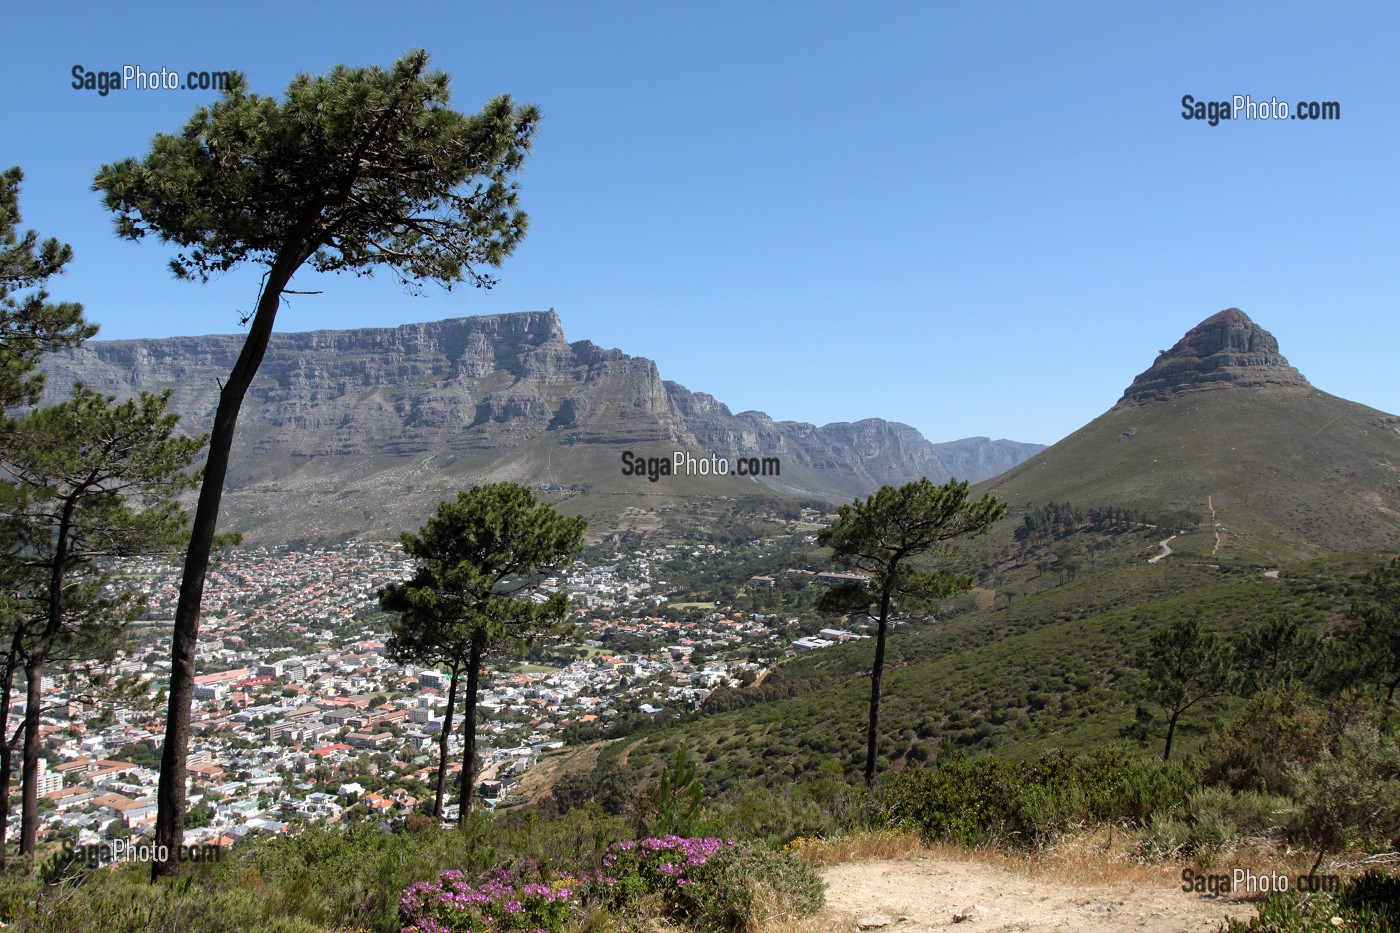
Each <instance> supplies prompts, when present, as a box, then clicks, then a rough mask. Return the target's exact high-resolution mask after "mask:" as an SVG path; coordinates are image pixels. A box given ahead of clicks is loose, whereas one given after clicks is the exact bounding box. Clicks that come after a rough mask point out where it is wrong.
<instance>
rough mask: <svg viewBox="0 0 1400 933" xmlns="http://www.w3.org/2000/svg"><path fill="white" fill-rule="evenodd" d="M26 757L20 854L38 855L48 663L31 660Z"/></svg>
mask: <svg viewBox="0 0 1400 933" xmlns="http://www.w3.org/2000/svg"><path fill="white" fill-rule="evenodd" d="M24 673H25V677H26V678H28V683H26V684H25V703H26V705H25V708H24V757H23V759H22V761H21V765H20V768H21V771H20V773H21V777H20V780H21V786H20V820H19V854H20V855H22V856H25V857H26V858H31V859H32V858H33V857H34V850H35V848H36V847H37V846H38V843H39V742H40V735H39V710H40V708H41V707H42V705H43V700H44V694H43V683H44V666H43V665H42V664H38V663H35V662H30V663H29V664H26V665H25V666H24Z"/></svg>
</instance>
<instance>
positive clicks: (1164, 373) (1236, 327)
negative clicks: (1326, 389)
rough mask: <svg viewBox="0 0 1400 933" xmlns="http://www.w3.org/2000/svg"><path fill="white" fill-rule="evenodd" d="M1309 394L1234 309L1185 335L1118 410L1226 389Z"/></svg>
mask: <svg viewBox="0 0 1400 933" xmlns="http://www.w3.org/2000/svg"><path fill="white" fill-rule="evenodd" d="M1259 386H1271V387H1275V388H1296V389H1310V388H1312V386H1311V385H1309V383H1308V380H1306V379H1304V378H1303V374H1302V373H1300V372H1298V370H1296V369H1294V368H1293V367H1292V366H1290V365H1289V363H1288V360H1286V359H1284V357H1283V355H1282V354H1281V353H1279V350H1278V341H1277V340H1275V339H1274V335H1273V334H1271V333H1269V332H1268V331H1266V330H1265V329H1264V328H1262V327H1260V326H1259V325H1258V324H1256V323H1254V322H1253V321H1251V320H1250V319H1249V315H1247V314H1245V313H1244V312H1243V311H1241V310H1240V309H1239V308H1226V309H1225V310H1224V311H1221V312H1220V313H1219V314H1213V315H1211V316H1210V317H1208V318H1206V319H1205V320H1204V321H1202V322H1201V323H1199V324H1197V325H1196V326H1195V327H1193V328H1191V329H1190V330H1189V331H1187V332H1186V336H1184V337H1182V338H1181V339H1180V340H1178V341H1177V342H1176V345H1175V346H1174V347H1172V348H1171V349H1170V350H1164V351H1163V352H1162V353H1160V354H1159V355H1158V356H1157V359H1156V360H1155V361H1154V362H1153V364H1152V365H1151V367H1149V368H1148V369H1147V370H1146V371H1145V372H1143V373H1140V374H1139V375H1138V377H1137V378H1136V379H1134V380H1133V384H1132V385H1130V386H1128V389H1127V391H1125V392H1124V393H1123V397H1122V398H1121V399H1119V400H1118V404H1119V405H1134V404H1142V403H1144V402H1151V401H1157V400H1160V399H1164V398H1169V397H1171V396H1174V395H1180V394H1183V393H1187V392H1196V391H1200V390H1203V389H1219V388H1225V387H1238V388H1249V387H1259Z"/></svg>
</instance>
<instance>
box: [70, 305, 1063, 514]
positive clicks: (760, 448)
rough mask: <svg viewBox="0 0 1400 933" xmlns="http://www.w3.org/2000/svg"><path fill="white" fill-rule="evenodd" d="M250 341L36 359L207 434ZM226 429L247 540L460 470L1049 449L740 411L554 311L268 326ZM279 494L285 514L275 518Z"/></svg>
mask: <svg viewBox="0 0 1400 933" xmlns="http://www.w3.org/2000/svg"><path fill="white" fill-rule="evenodd" d="M242 342H243V338H242V336H241V335H219V334H215V335H206V336H201V337H169V338H145V339H128V340H117V341H90V342H89V343H87V344H85V345H83V346H80V347H77V348H72V349H69V350H66V351H62V352H60V353H57V354H54V355H53V356H52V357H51V358H50V360H49V361H48V362H47V364H46V366H45V370H46V372H47V373H48V375H49V389H50V393H51V397H52V398H57V397H58V396H59V394H60V393H61V392H62V391H64V390H65V388H66V386H67V385H68V384H69V383H71V382H73V381H82V382H84V383H85V384H86V385H88V386H90V387H91V388H93V389H96V390H99V391H103V392H106V393H108V394H112V395H117V396H119V397H124V396H128V395H132V394H134V393H136V392H138V391H141V390H143V389H145V390H160V389H166V388H169V389H171V390H172V408H173V409H174V410H176V411H178V412H181V413H182V415H183V417H184V422H183V425H184V426H185V428H186V430H189V431H191V432H199V431H203V430H207V428H208V426H209V424H210V423H211V422H212V416H213V411H214V409H215V406H216V404H217V395H218V391H219V390H218V384H219V383H218V380H219V379H220V378H222V377H223V376H224V375H225V374H226V373H227V372H228V370H229V368H230V367H231V366H232V364H233V361H234V359H236V357H237V354H238V352H239V350H240V349H241V347H242ZM235 444H236V449H235V452H234V457H233V465H232V469H231V473H230V477H229V496H230V501H231V505H232V508H230V509H229V510H228V511H227V512H226V515H228V516H229V518H230V520H231V521H232V522H233V523H235V527H237V528H239V529H240V530H244V531H250V532H253V533H254V536H255V537H256V536H258V535H260V534H262V533H263V532H264V531H268V530H271V531H273V536H274V537H276V536H277V535H280V534H284V533H285V530H286V529H292V528H314V529H316V533H317V535H318V536H329V537H335V536H340V535H349V536H354V535H362V534H366V533H385V532H391V531H396V530H400V529H402V528H403V527H412V526H413V523H414V522H421V520H423V519H424V518H426V516H427V515H428V514H430V513H431V509H432V508H433V507H434V506H435V505H436V503H437V501H439V500H440V499H442V498H448V497H450V495H452V494H453V493H455V491H456V490H457V489H459V488H462V487H463V485H464V484H465V485H470V484H471V483H475V482H489V481H493V480H496V479H514V480H517V481H521V482H528V483H530V484H536V485H540V484H542V485H545V486H550V487H560V488H563V489H566V490H568V491H569V495H582V496H586V495H589V494H594V495H602V494H607V495H612V496H621V497H622V498H621V499H617V500H616V502H614V503H613V505H614V506H616V508H612V509H611V510H612V511H618V510H620V509H623V508H626V507H628V506H643V507H646V506H649V505H651V504H656V503H659V502H661V501H662V500H665V499H667V498H668V497H670V498H672V499H674V498H677V497H682V498H683V497H686V496H695V495H699V496H736V495H745V494H753V493H758V494H761V495H774V496H780V497H809V498H817V499H825V500H828V501H841V500H847V499H849V498H851V497H852V496H857V495H865V494H868V493H869V492H873V491H874V489H876V488H878V487H879V486H880V485H882V484H884V483H902V482H908V481H910V480H913V479H917V478H918V477H919V476H924V475H927V476H929V477H930V478H931V479H934V480H935V481H940V482H941V481H942V480H944V479H947V478H949V477H950V476H953V475H958V476H959V478H964V477H966V478H970V479H973V480H977V479H982V478H986V477H988V476H991V475H994V474H995V473H997V472H1001V471H1002V470H1004V469H1006V468H1008V467H1010V466H1013V465H1015V464H1016V463H1019V462H1020V461H1021V460H1023V459H1025V457H1026V456H1029V455H1030V454H1031V453H1034V452H1035V451H1037V450H1039V449H1042V447H1041V445H1036V444H1022V443H1019V442H1015V441H992V440H990V439H986V438H970V439H963V440H958V441H952V442H948V443H944V444H933V443H931V442H929V441H928V440H927V439H925V438H924V437H923V435H922V434H920V433H919V432H918V431H917V430H916V429H914V428H913V427H911V426H909V425H905V424H901V423H899V422H890V421H885V420H883V419H879V418H869V419H863V420H861V421H856V422H835V423H831V424H826V425H821V426H818V425H812V424H807V423H805V422H794V421H774V420H773V419H772V418H771V417H769V416H768V415H767V414H765V413H763V412H755V411H749V412H741V413H739V414H737V415H736V414H734V413H733V412H731V411H730V409H729V408H728V406H727V405H725V404H724V403H723V402H720V401H719V400H717V399H715V398H714V397H713V396H710V395H708V394H706V393H698V392H691V391H690V390H688V389H686V388H685V387H684V386H681V385H680V384H679V383H675V382H669V381H666V380H663V379H662V378H661V375H660V372H659V369H658V367H657V365H656V363H655V362H654V361H652V360H649V359H647V358H645V357H635V356H630V355H628V354H626V353H624V352H623V351H621V350H619V349H608V348H604V347H600V346H598V345H597V344H594V343H593V342H592V341H589V340H578V341H573V342H569V341H568V340H567V338H566V336H565V334H564V330H563V325H562V322H561V321H560V319H559V316H558V315H557V314H556V313H555V312H554V311H553V310H552V309H551V310H549V311H535V312H519V313H514V314H498V315H483V316H477V317H462V318H449V319H446V320H443V321H431V322H419V323H413V324H404V325H400V326H398V327H393V328H359V329H353V330H317V331H301V332H296V331H279V332H277V333H275V334H274V335H273V337H272V340H271V342H270V344H269V347H268V351H267V356H266V357H265V359H264V362H263V365H262V367H261V369H260V371H259V374H258V377H257V379H256V380H255V382H254V384H253V387H252V388H251V390H250V393H249V397H248V402H247V404H246V405H245V408H244V414H243V416H242V418H241V421H240V426H239V430H238V435H237V438H236V441H235ZM629 450H630V451H633V452H634V453H635V454H636V455H637V456H647V457H662V456H671V455H673V454H674V453H675V452H677V451H681V452H686V453H692V454H694V455H695V456H697V457H699V456H709V457H719V458H724V459H727V460H736V459H738V458H740V457H745V458H747V457H776V458H778V459H779V461H780V462H781V473H780V475H776V476H761V477H758V478H754V479H743V480H740V479H739V478H738V477H734V476H728V477H723V478H717V477H713V476H711V477H699V476H688V477H685V478H684V479H672V480H670V481H668V482H667V483H664V484H663V483H656V484H648V483H646V482H645V481H644V482H642V483H641V484H638V483H636V482H635V481H634V478H628V477H624V476H623V475H622V474H621V470H620V468H619V466H618V463H619V457H620V454H621V453H622V452H623V451H629ZM377 498H382V499H383V500H385V501H384V503H383V505H382V506H381V505H380V504H379V503H378V502H377ZM624 500H625V502H624ZM313 503H314V505H313ZM279 504H282V505H285V506H286V507H287V509H288V515H289V517H288V518H286V519H283V520H278V519H276V518H275V513H276V508H275V507H276V506H277V505H279ZM576 505H577V503H576ZM593 505H594V506H597V507H598V508H599V509H601V511H602V512H607V511H609V509H604V508H602V504H601V502H594V503H593ZM380 512H383V513H384V514H383V515H379V514H377V513H380ZM333 513H334V514H333ZM352 513H354V514H358V516H359V517H358V518H355V517H353V514H352ZM269 523H271V524H274V525H280V526H282V529H283V530H281V531H278V530H276V529H269V528H268V525H269Z"/></svg>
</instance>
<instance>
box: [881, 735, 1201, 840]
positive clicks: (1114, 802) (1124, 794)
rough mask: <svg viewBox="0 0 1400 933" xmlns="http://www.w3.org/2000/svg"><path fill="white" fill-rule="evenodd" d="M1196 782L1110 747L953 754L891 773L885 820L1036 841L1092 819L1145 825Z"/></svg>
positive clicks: (937, 831)
mask: <svg viewBox="0 0 1400 933" xmlns="http://www.w3.org/2000/svg"><path fill="white" fill-rule="evenodd" d="M1197 787H1198V783H1197V781H1196V778H1195V776H1194V775H1193V774H1192V773H1191V772H1190V770H1189V769H1188V768H1186V767H1185V766H1183V765H1181V764H1178V763H1171V764H1166V763H1163V762H1160V761H1157V760H1156V759H1149V758H1145V757H1143V756H1142V755H1141V754H1140V753H1136V752H1132V751H1130V750H1127V749H1124V748H1107V749H1101V750H1099V751H1095V752H1092V753H1088V754H1080V755H1067V754H1064V753H1061V752H1053V753H1050V754H1046V755H1042V756H1040V757H1039V758H1036V759H1032V760H1029V761H1018V762H1008V761H1001V760H998V759H994V758H986V757H984V758H978V759H972V758H969V757H967V756H966V755H964V754H954V755H949V756H945V757H943V758H940V759H939V761H938V762H937V763H936V764H935V765H934V766H933V767H928V768H912V767H911V768H906V769H905V770H903V771H901V772H898V773H896V774H892V775H889V776H887V777H886V779H885V780H884V782H883V783H882V785H881V787H880V791H879V797H880V804H881V809H882V816H883V818H884V822H885V823H887V824H888V825H892V826H897V827H901V828H904V829H907V830H911V831H914V832H917V833H919V834H920V835H922V836H924V837H925V838H940V839H950V840H953V841H956V842H961V843H964V844H976V843H980V842H984V841H987V840H989V839H997V840H1004V841H1020V842H1024V843H1033V842H1036V841H1038V840H1040V839H1041V838H1042V837H1044V836H1047V835H1053V834H1056V833H1060V832H1063V831H1065V830H1068V829H1070V828H1072V827H1075V826H1079V825H1084V824H1089V823H1101V822H1123V821H1128V822H1133V823H1142V822H1144V821H1145V820H1147V819H1148V818H1149V817H1151V815H1152V814H1154V813H1157V812H1161V811H1165V810H1169V809H1170V808H1171V807H1173V806H1176V805H1177V804H1179V803H1181V802H1182V801H1183V800H1184V799H1185V798H1186V796H1187V795H1188V794H1189V793H1190V792H1191V791H1192V790H1194V789H1196V788H1197Z"/></svg>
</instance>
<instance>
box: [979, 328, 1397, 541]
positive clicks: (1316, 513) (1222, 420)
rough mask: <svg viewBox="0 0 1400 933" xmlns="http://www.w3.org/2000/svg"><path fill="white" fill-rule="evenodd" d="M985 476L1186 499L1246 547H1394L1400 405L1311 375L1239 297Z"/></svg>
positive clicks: (1016, 495)
mask: <svg viewBox="0 0 1400 933" xmlns="http://www.w3.org/2000/svg"><path fill="white" fill-rule="evenodd" d="M983 486H984V488H985V489H987V490H989V491H991V492H994V493H996V494H997V495H998V496H1001V497H1003V498H1005V499H1007V500H1009V502H1010V503H1011V504H1012V505H1013V506H1017V505H1039V504H1043V503H1046V502H1049V501H1052V500H1053V501H1068V502H1072V503H1074V504H1076V505H1083V506H1089V505H1096V504H1097V505H1122V506H1136V507H1144V508H1149V509H1154V510H1159V511H1182V512H1189V513H1191V514H1193V515H1195V516H1198V517H1199V518H1200V519H1201V520H1202V521H1203V523H1204V526H1205V530H1207V531H1209V532H1210V534H1211V535H1212V536H1213V535H1214V531H1215V530H1217V528H1216V526H1217V525H1218V526H1220V527H1221V528H1223V529H1224V532H1223V533H1224V534H1225V535H1226V536H1227V539H1226V540H1228V541H1229V542H1230V543H1231V544H1232V545H1233V546H1234V547H1235V548H1236V552H1237V553H1238V552H1240V551H1243V552H1245V553H1250V552H1252V553H1256V554H1259V555H1267V554H1271V553H1275V554H1286V553H1299V552H1304V553H1305V552H1307V551H1309V550H1314V549H1316V548H1323V549H1326V550H1331V551H1345V550H1352V549H1356V548H1362V547H1386V548H1395V547H1400V418H1397V417H1395V416H1394V415H1390V414H1387V413H1385V412H1382V411H1377V410H1376V409H1374V408H1368V407H1366V406H1365V405H1359V404H1357V403H1355V402H1349V401H1347V400H1345V399H1341V398H1337V397H1336V396H1332V395H1328V394H1327V393H1326V392H1322V391H1319V390H1318V389H1315V388H1313V386H1312V385H1311V384H1310V383H1309V382H1308V381H1307V380H1306V379H1305V378H1303V375H1302V374H1301V373H1299V372H1298V371H1297V370H1296V369H1294V368H1293V367H1292V366H1290V365H1289V363H1288V361H1287V360H1286V359H1285V358H1284V357H1283V356H1282V355H1281V354H1280V353H1279V348H1278V342H1277V341H1276V340H1275V339H1274V338H1273V336H1272V335H1271V334H1269V332H1268V331H1266V330H1264V329H1263V328H1261V327H1259V326H1258V325H1257V324H1255V323H1254V322H1253V321H1251V320H1250V319H1249V317H1248V316H1247V315H1246V314H1245V313H1244V312H1243V311H1240V310H1239V309H1237V308H1230V309H1228V310H1225V311H1221V312H1220V313H1219V314H1215V315H1213V316H1211V317H1209V318H1207V319H1206V320H1205V321H1203V322H1201V323H1200V324H1199V325H1197V326H1196V327H1194V328H1192V329H1191V330H1190V331H1189V332H1187V334H1186V336H1185V337H1183V338H1182V339H1181V340H1180V341H1179V342H1178V343H1177V344H1176V346H1174V347H1172V348H1171V349H1170V350H1167V351H1165V352H1163V353H1162V354H1160V355H1159V356H1158V357H1157V359H1156V361H1155V362H1153V364H1152V366H1151V367H1149V368H1148V369H1147V370H1146V371H1145V372H1143V373H1141V374H1140V375H1139V376H1138V377H1137V378H1136V379H1134V380H1133V382H1132V385H1130V386H1129V387H1128V389H1127V390H1126V391H1125V392H1124V393H1123V397H1122V398H1121V399H1119V400H1118V402H1117V404H1115V405H1114V406H1113V408H1111V409H1110V410H1109V411H1108V412H1106V413H1105V414H1103V415H1102V416H1100V417H1098V418H1096V419H1094V420H1093V421H1091V422H1090V423H1089V424H1087V425H1085V426H1084V427H1083V428H1080V429H1079V430H1078V431H1076V432H1074V433H1073V434H1071V435H1070V436H1069V437H1067V438H1065V439H1064V440H1062V441H1060V442H1059V443H1058V444H1055V445H1054V446H1052V447H1050V448H1049V449H1047V450H1045V451H1042V452H1041V453H1040V454H1038V455H1036V456H1035V457H1032V458H1031V459H1030V460H1027V461H1026V462H1025V463H1022V464H1021V465H1020V466H1018V467H1016V468H1014V469H1012V470H1010V471H1008V472H1006V473H1005V474H1003V475H1002V476H1000V477H997V478H996V479H995V480H994V481H992V482H989V483H985V484H983ZM1212 507H1213V508H1214V509H1215V515H1214V516H1213V517H1212V515H1211V512H1210V510H1211V508H1212ZM1211 549H1212V550H1213V549H1214V544H1213V543H1211Z"/></svg>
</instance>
